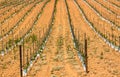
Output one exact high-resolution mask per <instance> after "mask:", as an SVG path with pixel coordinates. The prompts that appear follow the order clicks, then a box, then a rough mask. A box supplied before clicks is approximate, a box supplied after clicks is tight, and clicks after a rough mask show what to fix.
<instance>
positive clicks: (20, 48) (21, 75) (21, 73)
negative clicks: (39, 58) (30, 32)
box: [19, 45, 23, 77]
mask: <svg viewBox="0 0 120 77" xmlns="http://www.w3.org/2000/svg"><path fill="white" fill-rule="evenodd" d="M19 50H20V77H23V72H22V45H20V46H19Z"/></svg>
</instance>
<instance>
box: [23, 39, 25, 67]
mask: <svg viewBox="0 0 120 77" xmlns="http://www.w3.org/2000/svg"><path fill="white" fill-rule="evenodd" d="M24 44H25V43H24V38H23V66H24V64H25V51H24V50H25V48H24V46H25V45H24Z"/></svg>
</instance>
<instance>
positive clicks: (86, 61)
mask: <svg viewBox="0 0 120 77" xmlns="http://www.w3.org/2000/svg"><path fill="white" fill-rule="evenodd" d="M84 39H85V44H84V46H85V47H84V50H85V64H86V73H88V60H87V39H86V34H85V35H84Z"/></svg>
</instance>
